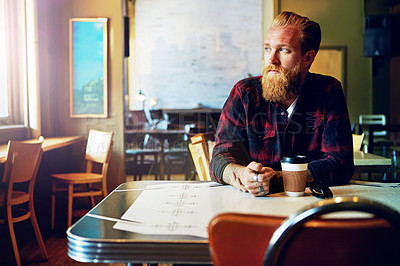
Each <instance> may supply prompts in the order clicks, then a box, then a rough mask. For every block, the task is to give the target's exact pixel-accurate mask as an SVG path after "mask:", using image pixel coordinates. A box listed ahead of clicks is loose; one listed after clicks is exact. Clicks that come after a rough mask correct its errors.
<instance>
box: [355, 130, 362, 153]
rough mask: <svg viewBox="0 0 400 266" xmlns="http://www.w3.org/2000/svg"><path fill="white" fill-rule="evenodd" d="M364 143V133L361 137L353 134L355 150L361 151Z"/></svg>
mask: <svg viewBox="0 0 400 266" xmlns="http://www.w3.org/2000/svg"><path fill="white" fill-rule="evenodd" d="M363 141H364V133H362V134H361V135H357V134H353V150H355V151H361V149H362V144H363Z"/></svg>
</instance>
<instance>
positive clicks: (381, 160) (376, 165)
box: [354, 151, 392, 174]
mask: <svg viewBox="0 0 400 266" xmlns="http://www.w3.org/2000/svg"><path fill="white" fill-rule="evenodd" d="M391 166H392V160H391V159H389V158H386V157H383V156H379V155H376V154H372V153H365V152H362V151H354V167H355V170H354V173H356V174H359V173H385V172H386V171H387V170H388V169H389V168H390V167H391Z"/></svg>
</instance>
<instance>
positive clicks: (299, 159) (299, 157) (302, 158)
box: [281, 155, 308, 164]
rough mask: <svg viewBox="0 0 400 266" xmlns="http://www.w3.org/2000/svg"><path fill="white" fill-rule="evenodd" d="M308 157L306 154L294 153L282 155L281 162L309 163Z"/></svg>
mask: <svg viewBox="0 0 400 266" xmlns="http://www.w3.org/2000/svg"><path fill="white" fill-rule="evenodd" d="M307 162H308V160H307V157H306V156H304V155H294V156H284V157H282V160H281V163H293V164H300V163H307Z"/></svg>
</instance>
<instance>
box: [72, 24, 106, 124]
mask: <svg viewBox="0 0 400 266" xmlns="http://www.w3.org/2000/svg"><path fill="white" fill-rule="evenodd" d="M70 78H71V79H70V115H71V117H75V118H79V117H107V18H72V19H70Z"/></svg>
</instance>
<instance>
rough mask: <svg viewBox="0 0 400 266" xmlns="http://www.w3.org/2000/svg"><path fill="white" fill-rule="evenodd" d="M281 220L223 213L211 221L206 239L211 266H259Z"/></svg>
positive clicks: (264, 216) (263, 216)
mask: <svg viewBox="0 0 400 266" xmlns="http://www.w3.org/2000/svg"><path fill="white" fill-rule="evenodd" d="M283 220H284V218H282V217H276V216H267V215H257V214H243V213H223V214H219V215H217V216H215V217H214V218H213V219H211V221H210V223H209V225H208V239H209V247H210V252H211V257H212V260H213V265H215V266H231V265H236V266H240V265H243V266H247V265H262V263H263V260H264V254H265V250H266V248H267V247H268V243H269V240H270V238H271V237H272V234H273V233H274V231H275V230H276V229H277V228H278V227H279V226H280V225H281V223H282V222H283Z"/></svg>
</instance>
